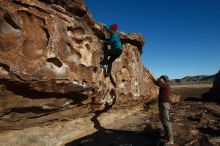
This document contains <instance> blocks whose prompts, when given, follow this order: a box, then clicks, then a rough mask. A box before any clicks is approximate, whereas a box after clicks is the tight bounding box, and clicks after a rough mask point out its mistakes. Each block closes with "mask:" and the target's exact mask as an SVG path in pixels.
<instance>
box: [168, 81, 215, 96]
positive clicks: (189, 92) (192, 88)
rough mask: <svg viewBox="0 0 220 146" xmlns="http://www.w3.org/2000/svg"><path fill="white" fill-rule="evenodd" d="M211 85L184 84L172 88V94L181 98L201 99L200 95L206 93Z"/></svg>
mask: <svg viewBox="0 0 220 146" xmlns="http://www.w3.org/2000/svg"><path fill="white" fill-rule="evenodd" d="M211 87H212V84H188V85H187V84H185V85H174V86H172V94H176V95H180V96H181V97H182V98H187V97H201V94H202V93H204V92H207V91H208V90H209V89H210V88H211Z"/></svg>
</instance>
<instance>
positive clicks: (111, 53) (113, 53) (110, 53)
mask: <svg viewBox="0 0 220 146" xmlns="http://www.w3.org/2000/svg"><path fill="white" fill-rule="evenodd" d="M121 54H122V49H111V50H108V49H105V50H104V58H103V60H102V61H101V64H102V65H108V70H107V74H110V73H111V70H112V63H113V62H114V61H115V60H116V59H117V58H118V57H119V56H120V55H121ZM109 56H110V58H109V59H108V57H109Z"/></svg>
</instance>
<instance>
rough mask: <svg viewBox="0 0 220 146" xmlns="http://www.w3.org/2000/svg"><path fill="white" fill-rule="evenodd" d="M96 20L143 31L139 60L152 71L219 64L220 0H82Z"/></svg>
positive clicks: (180, 73)
mask: <svg viewBox="0 0 220 146" xmlns="http://www.w3.org/2000/svg"><path fill="white" fill-rule="evenodd" d="M84 2H85V3H86V4H87V6H88V8H89V10H90V12H91V13H92V15H93V17H94V19H95V20H96V21H97V22H100V23H105V24H107V25H109V24H112V23H117V24H118V25H119V31H123V32H136V33H141V34H142V35H144V37H145V45H144V48H143V51H144V52H143V54H142V63H143V64H144V66H145V67H147V68H150V70H151V72H152V73H153V74H154V75H155V76H157V77H158V76H160V75H161V74H166V75H168V76H169V77H171V78H182V77H184V76H188V75H211V74H215V73H217V72H218V70H220V0H136V1H132V0H84Z"/></svg>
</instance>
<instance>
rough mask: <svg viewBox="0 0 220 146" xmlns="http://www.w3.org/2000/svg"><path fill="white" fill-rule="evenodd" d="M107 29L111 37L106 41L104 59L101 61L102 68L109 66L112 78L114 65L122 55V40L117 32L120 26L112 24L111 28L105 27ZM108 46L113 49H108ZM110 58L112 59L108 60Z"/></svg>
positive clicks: (108, 72)
mask: <svg viewBox="0 0 220 146" xmlns="http://www.w3.org/2000/svg"><path fill="white" fill-rule="evenodd" d="M104 27H105V29H106V30H107V31H108V32H109V33H110V35H111V37H110V38H109V39H107V40H104V45H105V47H104V58H103V60H102V61H101V63H100V64H101V67H104V65H108V69H107V74H106V75H105V76H106V77H107V76H110V75H111V70H112V63H113V62H114V61H115V60H116V59H117V58H118V57H119V56H120V55H121V54H122V44H121V40H120V35H119V33H118V32H117V29H118V25H117V24H112V25H110V27H109V28H107V27H106V25H104ZM108 45H110V46H111V49H108ZM109 56H110V58H108V57H109Z"/></svg>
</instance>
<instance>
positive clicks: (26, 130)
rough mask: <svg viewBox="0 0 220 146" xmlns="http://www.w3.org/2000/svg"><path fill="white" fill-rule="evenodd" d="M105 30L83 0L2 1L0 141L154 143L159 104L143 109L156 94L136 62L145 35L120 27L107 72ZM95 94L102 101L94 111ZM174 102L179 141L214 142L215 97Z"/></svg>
mask: <svg viewBox="0 0 220 146" xmlns="http://www.w3.org/2000/svg"><path fill="white" fill-rule="evenodd" d="M108 37H109V34H108V32H106V30H105V29H104V27H103V26H102V25H101V24H98V23H96V22H95V20H94V19H93V17H92V14H91V13H90V12H89V10H88V8H87V7H86V5H85V4H84V3H83V1H82V0H59V1H57V0H0V145H3V146H12V145H13V146H14V145H16V146H45V145H46V146H60V145H81V146H82V145H84V146H86V145H89V146H93V145H94V146H99V145H100V146H105V145H110V144H111V145H116V146H119V145H120V146H121V145H124V146H128V145H129V146H141V145H145V146H146V145H159V140H160V136H159V135H160V134H159V132H160V131H161V130H159V128H161V125H160V122H159V119H158V115H157V109H154V107H153V109H152V108H151V106H150V108H149V109H148V110H144V109H143V108H141V107H142V104H143V103H146V104H147V103H149V102H150V101H151V100H152V99H154V98H155V97H156V96H157V94H158V88H157V87H156V86H155V85H154V84H153V83H152V81H151V80H150V79H149V78H148V75H147V71H146V68H145V67H144V66H143V65H142V63H141V52H142V51H146V50H142V48H143V45H144V37H143V36H142V35H140V34H136V33H129V34H126V33H123V32H120V37H121V41H122V43H123V53H122V55H121V57H120V58H119V59H117V60H116V61H115V62H114V64H113V69H112V75H111V76H110V77H107V78H106V77H105V76H104V74H105V70H104V69H101V68H100V61H101V59H102V58H103V50H102V49H103V44H102V41H103V40H104V39H107V38H108ZM218 77H219V76H217V77H216V79H215V81H214V84H213V88H212V89H211V91H213V92H214V93H217V91H220V90H219V84H218V83H219V78H218ZM94 99H96V100H101V101H103V102H104V103H105V105H106V106H105V107H104V109H103V110H101V111H99V112H96V113H91V107H93V103H92V102H93V100H94ZM174 101H175V96H174ZM175 102H176V104H175V106H174V111H173V113H172V114H171V115H172V119H171V120H172V122H173V123H174V124H173V126H174V134H175V142H176V145H184V144H187V145H216V144H217V145H218V144H219V124H218V123H219V122H218V121H219V104H218V103H215V102H212V101H210V102H204V101H198V99H196V100H193V101H192V100H191V101H183V102H180V103H178V101H175ZM146 137H147V138H146ZM97 139H98V140H97ZM100 139H101V140H100ZM137 139H139V140H137Z"/></svg>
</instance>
